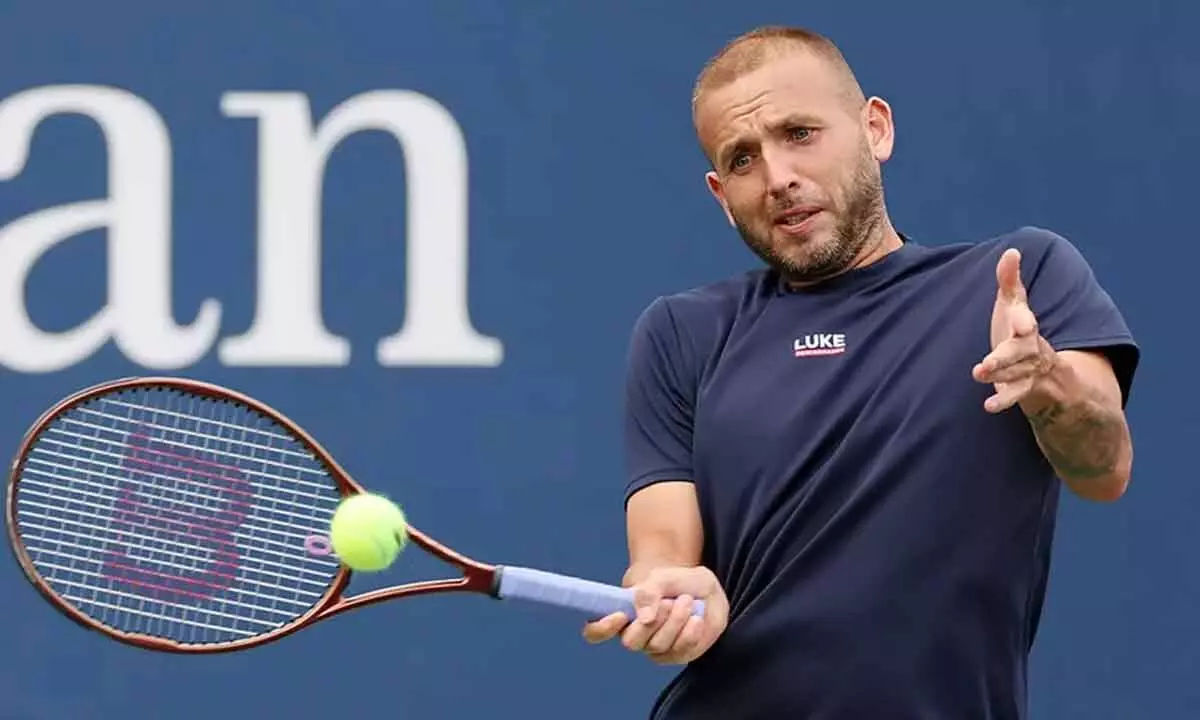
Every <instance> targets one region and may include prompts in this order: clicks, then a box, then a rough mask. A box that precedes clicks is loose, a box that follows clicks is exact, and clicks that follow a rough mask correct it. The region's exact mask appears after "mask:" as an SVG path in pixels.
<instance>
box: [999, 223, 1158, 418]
mask: <svg viewBox="0 0 1200 720" xmlns="http://www.w3.org/2000/svg"><path fill="white" fill-rule="evenodd" d="M1041 232H1044V233H1045V234H1046V235H1047V236H1048V237H1049V240H1048V242H1047V243H1046V244H1045V249H1044V252H1043V254H1042V256H1041V259H1040V261H1038V262H1037V263H1036V264H1035V265H1034V267H1033V268H1030V269H1025V268H1023V270H1024V271H1025V274H1027V275H1028V277H1026V278H1025V279H1024V282H1025V286H1026V290H1027V292H1028V295H1029V306H1030V308H1031V309H1032V310H1033V312H1034V314H1035V315H1036V316H1037V318H1038V328H1039V331H1040V332H1041V334H1042V336H1043V337H1045V338H1046V341H1047V342H1049V343H1050V344H1051V345H1052V346H1053V347H1054V349H1055V350H1084V349H1087V350H1094V351H1097V352H1101V353H1103V354H1104V355H1105V356H1107V357H1108V360H1109V362H1110V363H1112V366H1113V370H1114V371H1115V373H1116V376H1117V381H1118V383H1119V384H1120V387H1121V395H1122V403H1123V404H1124V403H1127V402H1128V401H1129V393H1130V390H1131V388H1132V386H1133V377H1134V373H1135V371H1136V370H1137V365H1138V360H1139V356H1140V351H1139V349H1138V346H1137V344H1136V342H1135V341H1134V338H1133V334H1132V333H1131V332H1130V330H1129V327H1128V325H1127V324H1126V322H1125V318H1124V317H1123V316H1122V315H1121V311H1120V310H1119V309H1118V308H1117V305H1116V303H1115V302H1114V301H1113V299H1112V297H1111V296H1110V295H1109V294H1108V292H1106V291H1105V290H1104V288H1103V287H1101V285H1100V283H1099V281H1098V280H1097V279H1096V276H1095V273H1094V272H1093V271H1092V268H1091V266H1089V265H1088V263H1087V260H1085V259H1084V257H1083V254H1082V253H1080V251H1079V250H1078V249H1077V248H1076V247H1075V246H1074V245H1072V244H1071V243H1070V242H1068V241H1067V240H1066V239H1064V238H1062V237H1059V236H1058V235H1054V234H1053V233H1048V232H1045V231H1041ZM1031 259H1032V258H1031ZM1024 263H1025V261H1022V264H1024Z"/></svg>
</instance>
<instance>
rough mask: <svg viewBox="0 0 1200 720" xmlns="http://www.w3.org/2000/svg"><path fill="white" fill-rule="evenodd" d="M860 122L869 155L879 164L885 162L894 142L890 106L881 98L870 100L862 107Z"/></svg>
mask: <svg viewBox="0 0 1200 720" xmlns="http://www.w3.org/2000/svg"><path fill="white" fill-rule="evenodd" d="M862 122H863V129H864V130H865V131H866V134H867V142H868V143H870V145H871V154H872V155H874V156H875V159H876V160H878V161H879V162H881V163H882V162H887V160H888V158H890V157H891V156H892V147H893V145H894V143H895V141H896V127H895V125H894V123H893V120H892V108H891V106H889V105H888V104H887V102H885V101H884V100H883V99H882V98H878V97H872V98H870V99H869V100H867V104H866V105H864V106H863V110H862Z"/></svg>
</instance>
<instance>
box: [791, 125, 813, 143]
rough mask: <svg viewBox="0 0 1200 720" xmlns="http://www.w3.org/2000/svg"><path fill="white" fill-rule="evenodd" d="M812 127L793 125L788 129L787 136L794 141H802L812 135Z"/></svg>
mask: <svg viewBox="0 0 1200 720" xmlns="http://www.w3.org/2000/svg"><path fill="white" fill-rule="evenodd" d="M812 133H813V131H812V128H806V127H794V128H790V129H789V130H788V137H789V138H791V139H792V140H795V141H796V142H804V141H805V140H808V139H809V138H811V137H812Z"/></svg>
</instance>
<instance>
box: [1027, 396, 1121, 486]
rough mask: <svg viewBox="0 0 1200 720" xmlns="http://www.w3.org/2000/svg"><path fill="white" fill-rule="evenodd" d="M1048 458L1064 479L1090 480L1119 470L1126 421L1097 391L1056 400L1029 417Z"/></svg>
mask: <svg viewBox="0 0 1200 720" xmlns="http://www.w3.org/2000/svg"><path fill="white" fill-rule="evenodd" d="M1029 422H1030V424H1032V425H1033V431H1034V434H1035V435H1036V436H1037V439H1038V442H1039V444H1040V445H1041V446H1042V450H1043V452H1045V454H1046V459H1047V460H1049V461H1050V464H1051V465H1053V466H1054V468H1055V470H1057V471H1058V473H1059V474H1060V475H1061V476H1062V477H1063V479H1064V480H1090V479H1092V478H1097V477H1103V476H1104V475H1107V474H1108V473H1111V472H1112V471H1113V470H1115V469H1116V466H1117V462H1118V461H1119V460H1120V457H1121V450H1122V447H1123V446H1124V443H1125V433H1126V430H1125V423H1124V420H1123V419H1122V417H1121V414H1120V413H1119V412H1114V411H1113V410H1112V409H1110V408H1109V407H1107V406H1106V405H1105V403H1104V402H1103V401H1102V400H1101V399H1099V398H1098V397H1097V396H1096V395H1095V394H1092V395H1089V396H1087V397H1084V398H1083V399H1081V400H1079V401H1077V402H1074V403H1066V402H1055V403H1052V404H1050V405H1048V406H1046V407H1045V408H1042V409H1041V410H1039V411H1037V412H1035V413H1033V414H1032V415H1030V416H1029Z"/></svg>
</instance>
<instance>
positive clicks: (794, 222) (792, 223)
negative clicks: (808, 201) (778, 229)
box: [775, 208, 821, 229]
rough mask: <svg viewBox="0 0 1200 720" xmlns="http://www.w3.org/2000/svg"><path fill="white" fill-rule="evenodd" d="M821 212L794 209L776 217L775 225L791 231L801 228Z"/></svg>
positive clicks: (809, 209) (812, 209)
mask: <svg viewBox="0 0 1200 720" xmlns="http://www.w3.org/2000/svg"><path fill="white" fill-rule="evenodd" d="M819 212H821V211H820V209H819V208H794V209H792V210H788V211H787V212H784V213H780V214H779V215H777V216H775V224H776V225H780V226H783V227H785V228H789V229H793V228H799V227H801V226H802V225H804V224H805V223H806V222H808V220H809V219H811V218H812V217H813V216H815V215H816V214H817V213H819Z"/></svg>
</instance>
